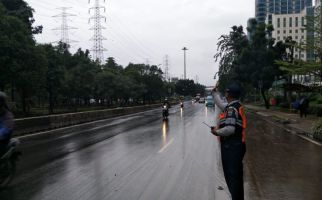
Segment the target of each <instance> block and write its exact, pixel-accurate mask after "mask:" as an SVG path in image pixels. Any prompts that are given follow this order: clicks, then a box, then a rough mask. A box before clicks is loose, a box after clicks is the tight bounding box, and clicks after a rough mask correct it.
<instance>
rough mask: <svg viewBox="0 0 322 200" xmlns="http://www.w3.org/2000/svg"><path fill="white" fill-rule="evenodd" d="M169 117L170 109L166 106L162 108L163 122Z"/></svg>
mask: <svg viewBox="0 0 322 200" xmlns="http://www.w3.org/2000/svg"><path fill="white" fill-rule="evenodd" d="M168 116H169V108H168V106H166V105H164V106H163V107H162V117H163V120H168Z"/></svg>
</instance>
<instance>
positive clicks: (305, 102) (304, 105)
mask: <svg viewBox="0 0 322 200" xmlns="http://www.w3.org/2000/svg"><path fill="white" fill-rule="evenodd" d="M309 103H310V102H309V98H307V97H306V96H303V97H302V98H301V100H300V105H299V110H300V117H301V118H302V117H303V116H304V117H306V116H307V109H308V108H309Z"/></svg>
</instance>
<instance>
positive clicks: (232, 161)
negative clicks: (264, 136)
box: [221, 138, 246, 200]
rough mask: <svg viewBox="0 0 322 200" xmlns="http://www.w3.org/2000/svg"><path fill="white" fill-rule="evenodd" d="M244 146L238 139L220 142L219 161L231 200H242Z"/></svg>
mask: <svg viewBox="0 0 322 200" xmlns="http://www.w3.org/2000/svg"><path fill="white" fill-rule="evenodd" d="M245 153H246V145H245V143H243V142H242V141H241V140H240V139H235V138H227V140H225V139H224V138H223V140H222V141H221V159H222V165H223V170H224V176H225V179H226V183H227V186H228V189H229V192H230V194H231V197H232V200H244V183H243V158H244V155H245Z"/></svg>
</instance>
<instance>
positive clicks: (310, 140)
mask: <svg viewBox="0 0 322 200" xmlns="http://www.w3.org/2000/svg"><path fill="white" fill-rule="evenodd" d="M298 136H299V137H300V138H302V139H304V140H307V141H309V142H312V143H313V144H316V145H319V146H320V147H321V146H322V144H321V143H319V142H316V141H314V140H312V139H310V138H308V137H306V136H303V135H298Z"/></svg>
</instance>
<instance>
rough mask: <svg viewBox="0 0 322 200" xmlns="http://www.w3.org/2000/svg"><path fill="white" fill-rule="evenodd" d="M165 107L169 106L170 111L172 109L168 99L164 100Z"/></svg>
mask: <svg viewBox="0 0 322 200" xmlns="http://www.w3.org/2000/svg"><path fill="white" fill-rule="evenodd" d="M163 106H167V108H168V109H169V108H170V103H169V101H168V99H167V98H166V99H164V102H163Z"/></svg>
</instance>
